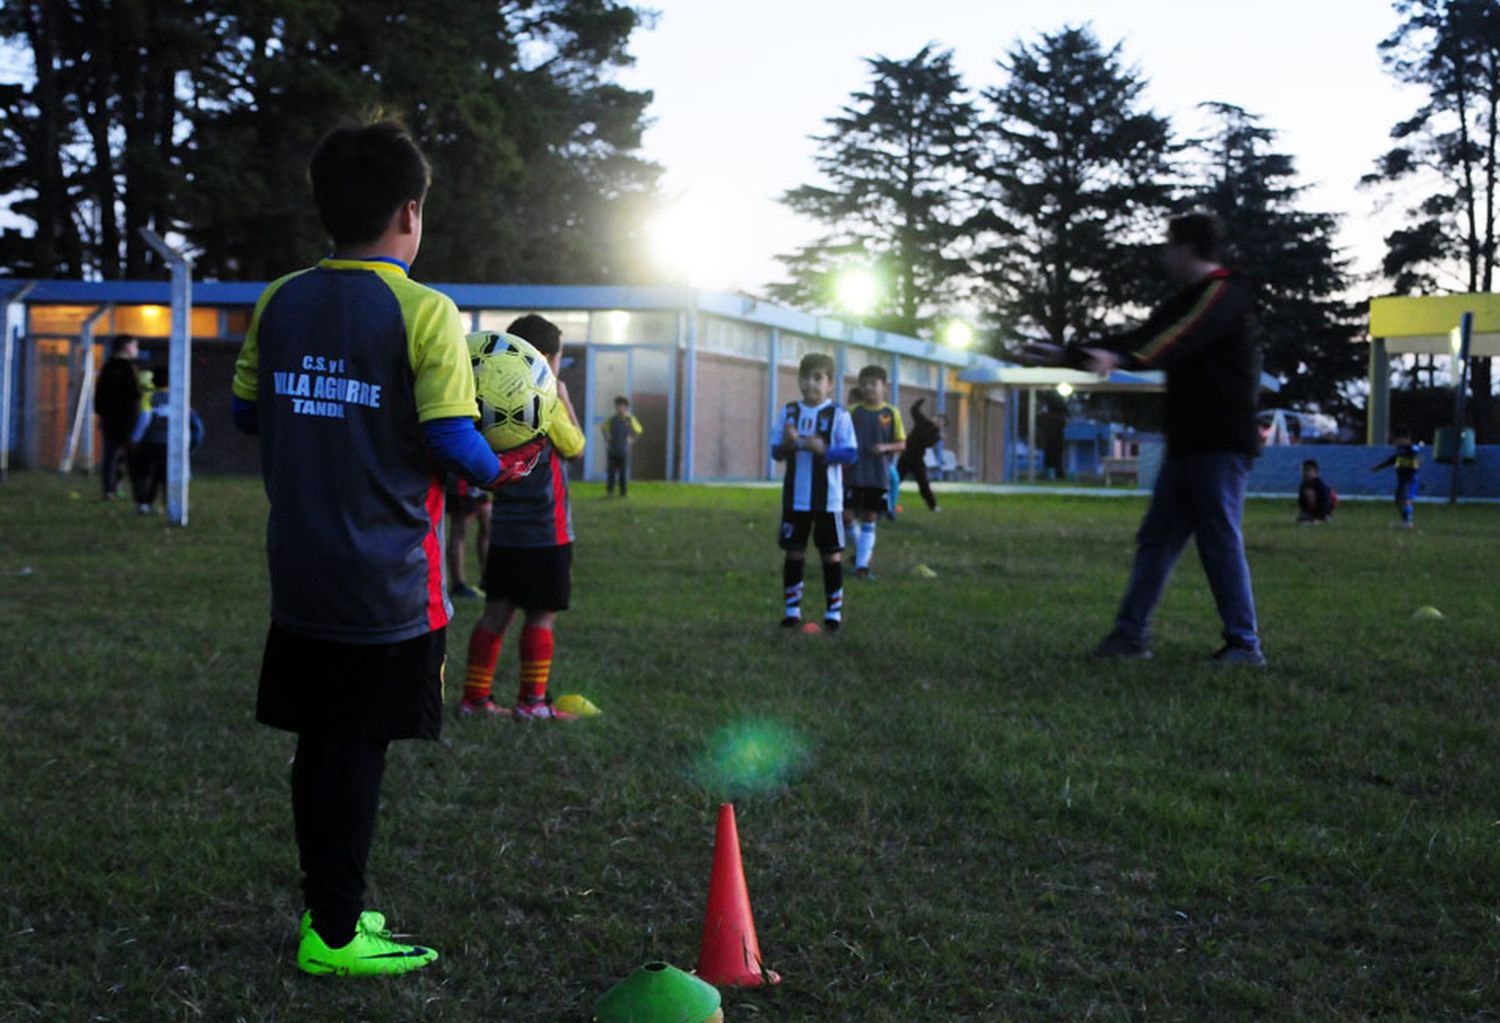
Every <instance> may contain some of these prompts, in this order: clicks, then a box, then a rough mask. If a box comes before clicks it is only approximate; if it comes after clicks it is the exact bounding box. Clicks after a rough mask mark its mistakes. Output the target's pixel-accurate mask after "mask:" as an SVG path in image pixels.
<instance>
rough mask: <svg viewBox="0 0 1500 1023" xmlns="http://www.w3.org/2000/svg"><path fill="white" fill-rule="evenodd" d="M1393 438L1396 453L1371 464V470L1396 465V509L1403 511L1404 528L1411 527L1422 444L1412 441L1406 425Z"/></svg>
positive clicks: (1398, 429) (1393, 432)
mask: <svg viewBox="0 0 1500 1023" xmlns="http://www.w3.org/2000/svg"><path fill="white" fill-rule="evenodd" d="M1391 440H1392V441H1394V442H1395V445H1396V453H1395V454H1393V455H1391V457H1390V458H1387V459H1386V460H1385V461H1383V462H1381V463H1380V464H1379V465H1374V466H1371V467H1370V471H1371V472H1379V471H1380V470H1381V469H1384V468H1386V467H1388V466H1392V465H1394V466H1395V467H1396V495H1395V496H1396V509H1397V510H1398V511H1399V512H1400V513H1401V526H1402V528H1404V529H1410V528H1411V527H1412V525H1413V522H1412V509H1411V502H1412V499H1413V498H1415V497H1416V496H1417V489H1418V486H1419V482H1418V473H1419V470H1420V469H1421V468H1422V445H1421V444H1413V443H1412V439H1411V430H1409V429H1408V428H1406V427H1404V426H1398V427H1396V429H1395V430H1394V431H1392V434H1391Z"/></svg>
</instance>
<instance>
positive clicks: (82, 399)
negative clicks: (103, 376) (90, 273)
mask: <svg viewBox="0 0 1500 1023" xmlns="http://www.w3.org/2000/svg"><path fill="white" fill-rule="evenodd" d="M113 309H114V303H112V302H106V303H104V305H102V306H100V307H99V308H98V309H95V310H94V311H93V312H92V313H89V315H88V316H87V317H86V318H85V319H84V321H83V329H82V330H81V331H80V332H79V335H78V347H79V349H80V350H81V351H82V353H83V384H82V386H80V387H79V388H78V404H77V405H75V406H74V407H73V429H72V430H71V431H69V433H68V449H67V451H65V452H64V453H63V460H62V465H60V466H58V469H57V471H58V472H60V473H62V474H63V475H64V476H66V475H67V474H68V473H70V472H72V471H73V458H74V456H76V455H77V454H78V443H79V440H80V439H82V441H83V462H84V467H85V468H87V469H89V470H90V471H92V470H93V468H94V428H93V423H92V422H91V420H92V419H93V415H94V324H96V323H98V322H99V318H100V317H101V316H104V315H105V314H107V313H109V312H110V311H111V310H113Z"/></svg>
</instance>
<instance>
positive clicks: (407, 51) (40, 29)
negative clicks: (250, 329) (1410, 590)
mask: <svg viewBox="0 0 1500 1023" xmlns="http://www.w3.org/2000/svg"><path fill="white" fill-rule="evenodd" d="M642 18H643V15H641V14H640V13H639V12H638V11H636V10H635V9H634V8H633V7H631V6H629V5H627V4H625V3H623V2H620V0H502V2H498V3H481V4H475V3H470V2H466V0H431V2H429V3H427V4H425V5H423V6H421V7H420V8H419V9H418V8H411V7H410V6H409V5H407V4H402V3H398V2H396V0H365V2H363V3H360V4H327V3H319V4H308V3H303V2H299V0H228V2H224V3H220V4H216V5H214V7H213V9H212V10H209V9H208V7H207V6H206V5H204V4H202V3H201V2H196V0H150V2H147V0H78V2H77V3H71V4H50V3H29V4H27V3H23V4H19V5H5V6H3V7H0V37H3V38H5V39H7V40H10V41H12V42H18V43H20V44H21V45H23V46H25V47H26V48H27V49H28V50H29V51H30V53H31V55H32V58H33V63H34V66H35V67H36V74H35V80H34V81H33V82H32V83H29V84H28V85H27V86H24V87H13V88H9V89H5V90H0V194H7V195H12V196H15V197H16V198H15V199H14V201H13V202H12V205H11V209H12V210H13V211H14V212H17V213H20V214H22V215H24V216H27V217H29V218H30V219H32V220H33V221H34V222H35V223H36V225H37V230H36V232H35V237H34V238H32V239H20V238H18V237H15V236H12V235H9V234H7V235H6V236H5V238H4V239H3V240H0V250H3V252H0V254H3V255H4V256H5V257H6V259H5V263H6V264H7V265H9V266H11V267H14V268H16V269H17V270H18V272H25V273H30V274H36V275H53V274H62V275H66V276H115V275H117V274H123V275H124V276H128V277H140V276H145V275H146V274H147V273H148V261H149V260H150V258H151V257H150V255H149V253H148V251H147V250H145V249H144V247H143V246H142V245H141V243H140V240H139V232H138V230H137V228H139V227H141V226H151V227H154V228H156V229H157V230H158V231H160V232H162V233H166V232H167V231H177V232H179V233H181V234H183V235H185V236H186V237H187V239H188V240H189V243H190V245H191V246H192V247H193V249H194V252H195V257H196V259H197V263H198V267H199V271H200V273H202V274H203V275H204V276H205V277H210V278H214V277H218V278H224V279H236V278H238V279H252V280H253V279H265V278H267V277H270V276H273V275H275V274H278V273H281V272H284V271H286V270H289V269H292V268H294V267H297V266H301V265H304V264H305V263H306V262H307V261H308V259H309V258H310V256H312V255H314V254H316V253H318V252H320V251H323V250H324V249H325V247H326V240H325V239H324V238H323V237H322V234H321V230H320V229H319V227H318V224H317V220H316V217H315V215H314V214H313V211H312V207H311V201H310V197H309V195H308V189H307V182H306V174H305V167H306V161H307V155H308V153H309V152H310V150H311V148H312V146H313V144H314V142H316V140H317V138H318V137H319V136H320V135H321V134H322V132H323V131H325V130H326V129H327V128H328V127H329V126H330V125H332V124H333V123H335V122H336V121H337V120H338V119H340V118H344V117H355V118H359V117H365V116H368V115H370V114H371V113H374V112H376V111H381V112H384V113H389V114H396V115H398V116H401V117H402V118H403V119H404V120H405V121H406V122H407V124H408V125H410V126H411V128H412V129H413V132H414V133H415V134H416V136H417V138H418V140H419V141H420V142H421V143H422V145H423V146H424V148H425V149H426V150H427V152H428V155H429V157H430V158H431V159H432V162H433V165H434V175H435V178H436V179H437V182H438V187H437V188H435V189H434V192H433V194H432V200H431V202H430V204H429V208H428V210H427V221H428V229H429V233H428V237H427V241H426V243H425V244H424V249H423V260H422V273H423V276H424V277H427V278H428V279H446V280H454V281H480V280H531V281H630V280H632V279H635V278H637V277H638V276H639V270H638V269H637V267H636V266H635V265H634V263H633V253H634V251H636V250H637V249H638V248H639V246H638V245H636V244H635V239H634V238H633V236H632V232H633V231H634V226H633V225H634V224H635V223H637V222H638V221H639V220H640V210H641V207H642V206H645V205H649V203H650V202H651V201H652V200H653V198H654V195H655V189H656V179H657V176H658V174H659V170H658V168H656V167H655V166H654V165H652V164H649V163H646V162H645V161H643V160H641V159H640V158H639V157H638V156H637V155H636V151H637V150H638V149H639V145H640V135H641V132H642V130H643V128H644V111H645V107H646V105H647V104H648V103H649V102H650V98H651V96H650V93H648V92H635V91H630V90H626V89H623V88H620V87H619V86H617V85H615V84H613V83H612V82H610V81H609V80H608V77H607V76H608V72H609V69H610V68H612V67H616V66H619V65H621V64H624V63H628V61H629V60H630V57H629V55H628V52H627V50H626V46H627V44H628V41H629V39H630V36H631V35H632V33H633V32H634V31H635V30H636V29H637V28H638V27H640V25H641V24H642Z"/></svg>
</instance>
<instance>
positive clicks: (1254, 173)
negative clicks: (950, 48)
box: [778, 26, 1362, 411]
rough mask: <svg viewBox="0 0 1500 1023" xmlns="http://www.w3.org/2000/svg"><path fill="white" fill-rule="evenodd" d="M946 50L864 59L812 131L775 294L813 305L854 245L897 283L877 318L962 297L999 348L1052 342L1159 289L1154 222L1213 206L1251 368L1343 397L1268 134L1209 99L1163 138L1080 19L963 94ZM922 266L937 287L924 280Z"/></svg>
mask: <svg viewBox="0 0 1500 1023" xmlns="http://www.w3.org/2000/svg"><path fill="white" fill-rule="evenodd" d="M950 60H951V54H950V53H948V52H946V51H943V50H941V49H939V48H937V47H936V46H934V45H931V44H929V45H928V46H926V47H924V48H923V49H922V50H921V51H920V52H918V53H917V54H916V55H915V56H913V57H912V58H910V59H909V60H905V61H898V60H891V59H889V58H884V57H882V58H877V59H875V60H871V61H868V66H869V73H870V79H871V82H870V86H869V87H868V88H867V89H865V90H862V91H860V92H858V93H856V94H854V95H853V96H852V97H851V102H850V104H849V105H848V106H847V107H845V109H844V110H843V111H841V113H840V114H839V115H838V116H836V117H832V118H829V119H828V122H827V123H828V124H829V126H830V129H831V130H830V132H829V133H828V134H827V135H825V136H821V137H819V138H818V139H817V141H818V143H819V145H820V148H821V153H822V158H821V159H820V161H819V169H820V170H821V171H822V172H823V174H824V175H825V178H826V179H827V184H826V185H819V186H811V185H809V186H804V187H802V188H799V189H795V190H793V191H791V192H789V193H787V195H786V196H785V197H784V201H785V202H786V203H787V205H788V206H790V207H791V208H793V209H795V210H797V211H798V212H800V213H803V214H806V215H808V216H811V217H812V218H814V219H815V220H818V221H819V222H820V223H822V224H824V225H826V226H827V227H829V228H830V229H831V231H830V233H829V235H828V236H827V237H826V238H825V239H822V240H820V241H819V242H816V243H814V244H813V245H810V246H807V247H805V248H804V249H802V250H801V251H799V252H797V253H794V254H792V255H789V256H786V257H783V261H784V262H785V264H786V266H787V269H788V270H789V271H790V273H791V275H792V281H791V282H789V283H787V284H783V285H780V286H779V287H778V293H779V294H780V295H781V296H782V297H784V298H789V299H793V300H800V301H802V302H806V303H809V304H814V305H822V306H825V307H828V306H830V305H831V304H832V303H831V302H830V301H829V296H830V295H831V290H830V288H829V287H828V284H827V282H828V281H830V280H832V279H833V278H834V277H835V276H836V274H837V271H838V268H839V266H840V265H841V264H844V263H847V262H848V261H850V260H851V259H852V260H854V261H857V262H861V263H864V264H866V265H870V266H876V267H879V268H881V269H882V271H883V276H884V277H885V278H886V279H887V280H888V281H891V282H895V284H896V286H893V287H892V289H891V292H890V296H889V299H888V301H887V304H886V306H885V307H884V308H883V309H882V310H881V315H880V316H878V317H877V318H876V321H875V322H877V323H878V324H879V325H881V326H885V327H887V328H888V329H893V330H903V331H905V332H907V333H915V332H918V331H924V330H927V329H929V328H930V327H931V325H932V324H933V323H934V322H935V321H938V320H940V319H942V318H943V317H944V316H945V315H950V314H952V313H954V312H956V311H957V309H958V308H959V306H960V305H968V306H970V307H977V308H979V309H981V310H982V311H983V313H984V315H985V318H986V320H987V325H988V327H989V328H990V330H989V333H990V337H991V343H992V346H993V349H994V350H995V351H997V352H1000V353H1003V352H1004V351H1005V350H1006V349H1008V348H1009V347H1011V346H1012V345H1013V344H1015V343H1018V342H1023V341H1028V340H1042V341H1048V342H1052V343H1054V344H1060V343H1065V342H1067V341H1070V340H1075V339H1083V338H1087V337H1090V336H1093V335H1097V334H1098V333H1100V332H1107V331H1109V330H1111V329H1113V328H1114V327H1116V326H1118V325H1119V323H1120V320H1121V317H1122V313H1130V312H1135V311H1139V310H1140V309H1141V308H1143V307H1144V306H1145V305H1147V304H1149V303H1150V302H1151V301H1153V300H1154V299H1156V298H1158V297H1160V291H1161V289H1162V288H1163V287H1164V286H1165V285H1164V283H1163V282H1161V281H1160V280H1159V276H1158V274H1157V272H1156V270H1157V268H1156V266H1155V261H1154V259H1153V258H1152V257H1153V253H1154V251H1155V247H1156V244H1157V243H1158V242H1159V240H1160V238H1161V231H1162V222H1163V220H1164V218H1165V217H1166V216H1168V215H1169V214H1171V213H1172V212H1174V211H1180V210H1184V209H1189V208H1207V209H1212V210H1214V211H1216V212H1218V213H1219V214H1220V215H1221V216H1222V217H1223V219H1224V220H1225V222H1226V225H1227V227H1228V228H1229V233H1230V236H1231V238H1232V239H1233V241H1234V248H1233V250H1232V251H1231V252H1230V253H1229V259H1230V261H1231V262H1232V263H1233V265H1235V266H1236V267H1238V268H1239V269H1240V270H1241V271H1242V272H1243V273H1244V274H1245V276H1246V277H1247V279H1248V280H1249V281H1250V282H1251V284H1252V285H1253V286H1254V287H1255V288H1256V290H1257V291H1258V292H1259V293H1260V296H1261V304H1262V308H1263V309H1264V311H1265V312H1264V315H1263V316H1262V317H1261V319H1260V321H1259V327H1258V329H1259V330H1260V331H1261V335H1262V338H1261V339H1262V347H1263V349H1264V350H1265V352H1266V365H1267V368H1268V370H1269V371H1270V372H1272V373H1273V374H1275V375H1276V376H1277V377H1278V378H1279V379H1280V380H1281V381H1282V384H1283V387H1284V393H1285V395H1286V400H1288V401H1292V402H1296V403H1299V404H1301V403H1311V404H1317V405H1321V406H1323V407H1326V408H1329V409H1330V410H1331V411H1338V410H1342V408H1343V407H1344V406H1345V405H1346V404H1347V402H1348V394H1347V391H1348V384H1349V383H1350V382H1351V381H1352V380H1354V379H1357V378H1358V377H1359V376H1360V374H1361V373H1362V363H1361V362H1360V357H1359V356H1360V350H1359V348H1358V347H1357V346H1355V345H1353V344H1351V341H1352V339H1353V337H1354V335H1355V332H1356V330H1357V327H1358V312H1357V310H1356V309H1354V308H1353V307H1352V306H1351V305H1350V304H1349V303H1348V302H1346V301H1344V300H1343V299H1342V298H1341V296H1342V294H1343V293H1344V292H1345V291H1346V290H1347V289H1348V287H1349V285H1350V278H1349V275H1348V270H1347V264H1346V261H1345V260H1343V259H1342V258H1341V257H1340V256H1339V254H1338V252H1337V251H1336V249H1335V246H1334V243H1333V236H1334V232H1335V230H1336V228H1337V220H1336V218H1335V217H1333V216H1332V215H1329V214H1320V213H1307V212H1303V211H1301V210H1300V209H1299V207H1298V203H1297V198H1298V195H1299V193H1300V191H1301V188H1300V186H1298V185H1297V184H1296V183H1295V174H1296V171H1295V167H1294V165H1293V162H1292V159H1291V157H1289V156H1286V155H1285V154H1280V153H1277V152H1275V151H1274V148H1273V143H1274V139H1275V133H1274V132H1273V131H1271V130H1270V129H1267V128H1264V127H1262V126H1261V125H1260V123H1259V121H1258V119H1257V118H1256V117H1255V116H1254V115H1252V114H1249V113H1247V112H1246V111H1244V110H1242V109H1240V108H1238V107H1235V106H1232V105H1230V104H1226V103H1208V104H1204V106H1203V109H1204V111H1205V116H1206V117H1207V118H1208V120H1209V121H1210V122H1211V128H1210V131H1209V132H1208V134H1207V135H1206V136H1204V137H1203V138H1197V139H1182V138H1179V137H1178V136H1177V134H1176V133H1175V132H1174V130H1173V127H1172V125H1171V124H1170V122H1169V121H1168V120H1167V119H1166V118H1164V117H1161V116H1159V115H1157V114H1155V113H1154V112H1152V111H1151V110H1149V109H1147V108H1146V106H1145V104H1144V102H1143V99H1142V94H1143V91H1144V89H1145V86H1146V80H1145V79H1144V78H1143V77H1142V75H1141V73H1140V72H1139V71H1138V70H1137V69H1135V68H1132V67H1130V66H1128V65H1127V64H1126V63H1125V61H1124V59H1123V56H1122V53H1121V47H1120V46H1119V45H1115V46H1112V47H1106V46H1104V45H1103V44H1101V43H1100V41H1099V40H1098V39H1097V38H1095V37H1094V35H1093V34H1092V32H1090V31H1089V29H1088V28H1086V27H1076V26H1070V27H1064V28H1063V29H1060V30H1059V31H1057V32H1053V33H1043V34H1042V35H1040V36H1039V37H1038V38H1036V39H1035V40H1033V41H1024V40H1022V41H1017V42H1016V43H1015V44H1014V45H1013V46H1012V47H1011V49H1010V50H1009V51H1008V52H1007V53H1006V55H1005V57H1004V58H1003V59H1001V60H1000V61H998V62H997V65H998V69H999V72H1000V75H1001V82H1000V84H998V85H996V86H993V87H990V88H987V89H984V90H982V91H981V92H980V94H979V96H978V98H977V100H976V99H972V98H971V96H970V93H969V91H968V89H967V87H966V86H965V85H964V83H963V82H962V80H961V79H960V77H959V76H958V75H957V74H956V73H955V72H954V71H953V70H952V68H951V66H950ZM898 97H899V98H900V102H897V101H896V99H897V98H898ZM912 111H924V112H925V116H924V117H921V118H918V117H914V116H913V115H912ZM872 153H875V154H882V155H883V156H884V159H881V160H876V159H871V158H870V157H869V154H872ZM913 178H917V179H919V180H924V181H940V182H941V183H942V188H941V190H940V192H939V193H938V194H939V199H934V198H933V197H932V195H931V194H927V195H923V194H921V193H919V192H918V191H916V190H915V189H913V188H910V187H906V182H908V181H910V180H912V179H913ZM872 195H878V196H880V197H881V201H880V202H878V203H877V202H871V201H868V200H867V199H866V197H867V196H872ZM908 239H916V240H918V241H919V244H918V245H917V246H916V247H915V248H913V247H912V246H909V245H907V244H905V242H906V241H907V240H908ZM935 269H937V270H940V271H941V272H940V273H934V272H933V271H934V270H935ZM934 280H937V281H940V282H941V284H942V287H941V288H937V287H927V286H924V285H926V283H927V282H929V281H934ZM902 282H906V283H902ZM913 285H916V286H915V287H913Z"/></svg>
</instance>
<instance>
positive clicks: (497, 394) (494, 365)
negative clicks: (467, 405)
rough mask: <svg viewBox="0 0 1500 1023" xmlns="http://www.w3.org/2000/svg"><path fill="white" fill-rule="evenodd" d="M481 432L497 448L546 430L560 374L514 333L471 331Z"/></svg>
mask: <svg viewBox="0 0 1500 1023" xmlns="http://www.w3.org/2000/svg"><path fill="white" fill-rule="evenodd" d="M465 340H466V341H467V342H468V343H469V361H470V363H471V364H472V365H473V367H474V397H475V399H476V400H477V401H478V403H479V432H480V433H481V434H483V435H484V439H485V442H486V443H488V444H489V446H490V447H491V448H492V449H493V450H495V451H509V450H510V449H511V448H518V447H520V446H521V445H522V444H525V443H526V442H527V441H530V440H533V439H535V438H536V437H538V436H540V435H541V434H544V433H546V432H547V425H548V414H549V413H550V412H551V410H552V400H553V398H555V397H556V396H557V377H555V376H553V375H552V367H551V366H549V365H547V359H546V356H544V355H542V353H541V352H539V351H537V350H536V349H535V348H533V347H532V346H531V344H530V343H529V342H527V341H524V340H522V339H521V338H518V337H516V336H515V335H514V334H502V333H500V332H499V331H495V330H484V331H480V332H479V333H477V334H470V335H468V337H466V338H465Z"/></svg>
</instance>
